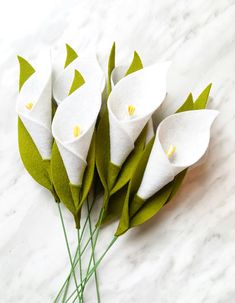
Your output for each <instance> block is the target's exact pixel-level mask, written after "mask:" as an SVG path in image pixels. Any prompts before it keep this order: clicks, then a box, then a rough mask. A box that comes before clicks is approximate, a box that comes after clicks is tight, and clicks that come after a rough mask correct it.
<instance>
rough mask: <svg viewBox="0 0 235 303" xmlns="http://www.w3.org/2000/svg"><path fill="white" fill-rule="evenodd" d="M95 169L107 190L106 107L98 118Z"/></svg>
mask: <svg viewBox="0 0 235 303" xmlns="http://www.w3.org/2000/svg"><path fill="white" fill-rule="evenodd" d="M95 146H96V167H97V171H98V174H99V177H100V180H101V182H102V185H103V187H104V189H106V190H108V184H107V180H108V167H109V162H110V160H109V159H110V142H109V117H108V110H107V107H106V109H105V111H104V113H103V115H102V116H101V118H100V121H99V124H98V128H97V134H96V143H95Z"/></svg>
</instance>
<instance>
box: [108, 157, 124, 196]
mask: <svg viewBox="0 0 235 303" xmlns="http://www.w3.org/2000/svg"><path fill="white" fill-rule="evenodd" d="M120 170H121V167H119V166H117V165H115V164H113V163H112V162H109V166H108V180H107V181H108V182H107V183H108V189H109V191H111V189H112V187H113V186H114V184H115V182H116V180H117V177H118V174H119V172H120Z"/></svg>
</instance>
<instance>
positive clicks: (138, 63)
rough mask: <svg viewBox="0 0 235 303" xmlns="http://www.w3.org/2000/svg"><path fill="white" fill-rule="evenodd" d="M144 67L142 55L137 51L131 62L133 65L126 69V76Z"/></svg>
mask: <svg viewBox="0 0 235 303" xmlns="http://www.w3.org/2000/svg"><path fill="white" fill-rule="evenodd" d="M142 68H143V64H142V61H141V59H140V56H139V55H138V53H137V52H136V51H135V52H134V57H133V60H132V62H131V65H130V66H129V68H128V70H127V71H126V74H125V76H127V75H129V74H131V73H134V72H136V71H137V70H139V69H142Z"/></svg>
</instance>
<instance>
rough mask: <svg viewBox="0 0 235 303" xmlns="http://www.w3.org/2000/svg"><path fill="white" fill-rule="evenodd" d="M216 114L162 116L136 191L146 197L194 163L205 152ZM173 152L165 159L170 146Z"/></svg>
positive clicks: (196, 113) (196, 112) (213, 112)
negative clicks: (173, 148)
mask: <svg viewBox="0 0 235 303" xmlns="http://www.w3.org/2000/svg"><path fill="white" fill-rule="evenodd" d="M217 115H218V111H216V110H207V109H205V110H194V111H186V112H182V113H177V114H174V115H171V116H169V117H167V118H166V119H164V120H163V121H162V122H161V123H160V125H159V127H158V129H157V134H156V139H155V142H154V145H153V148H152V151H151V154H150V157H149V160H148V163H147V166H146V169H145V172H144V176H143V179H142V182H141V185H140V187H139V190H138V192H137V195H138V196H139V197H141V198H142V199H148V198H149V197H151V196H152V195H153V194H155V193H156V192H158V191H159V190H160V189H161V188H162V187H164V186H165V185H166V184H168V183H169V182H171V181H172V180H173V179H174V177H175V176H176V175H177V174H179V173H180V172H181V171H183V170H184V169H186V168H188V167H190V166H192V165H194V164H195V163H197V162H198V161H200V159H201V158H202V157H203V156H204V155H205V153H206V152H207V149H208V145H209V142H210V128H211V126H212V124H213V122H214V120H215V118H216V117H217ZM171 145H173V146H175V148H176V151H175V152H174V153H173V155H172V156H171V157H170V158H168V156H167V155H166V152H167V150H168V149H169V147H170V146H171Z"/></svg>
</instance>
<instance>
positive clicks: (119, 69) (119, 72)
mask: <svg viewBox="0 0 235 303" xmlns="http://www.w3.org/2000/svg"><path fill="white" fill-rule="evenodd" d="M127 70H128V66H127V65H119V66H116V67H115V68H114V69H113V71H112V73H111V86H112V89H113V88H114V86H115V85H116V84H117V83H118V82H119V81H120V80H121V79H122V78H124V77H125V74H126V72H127Z"/></svg>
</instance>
